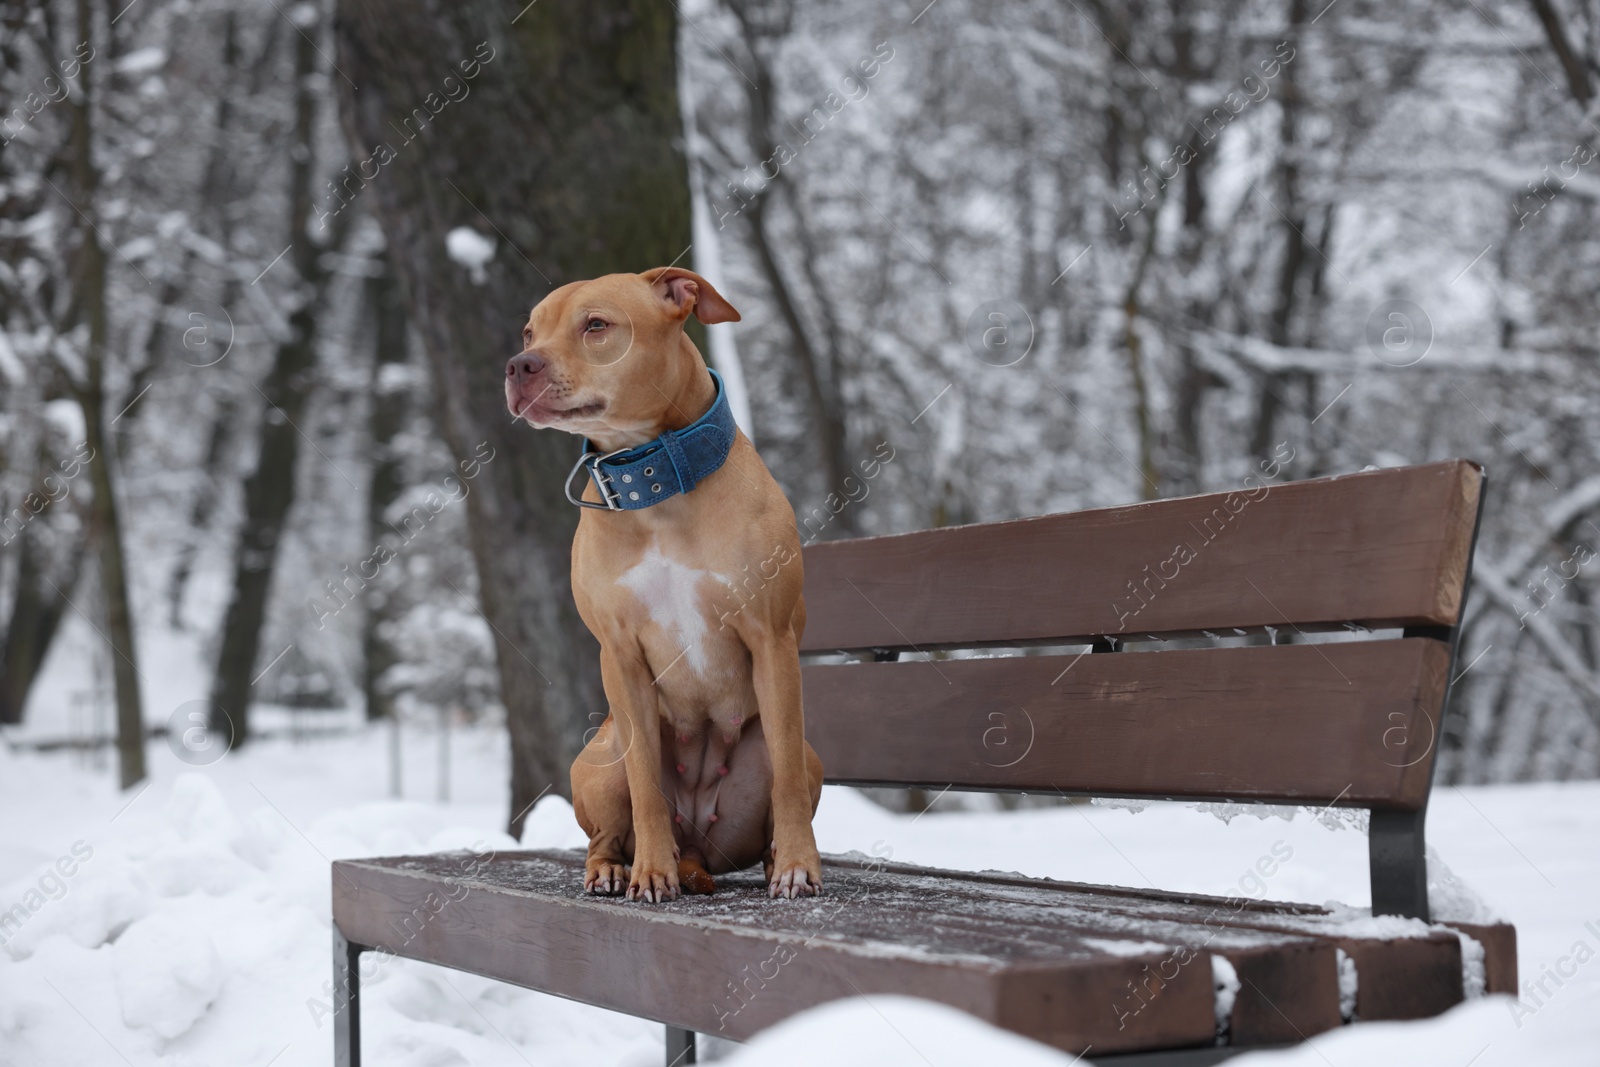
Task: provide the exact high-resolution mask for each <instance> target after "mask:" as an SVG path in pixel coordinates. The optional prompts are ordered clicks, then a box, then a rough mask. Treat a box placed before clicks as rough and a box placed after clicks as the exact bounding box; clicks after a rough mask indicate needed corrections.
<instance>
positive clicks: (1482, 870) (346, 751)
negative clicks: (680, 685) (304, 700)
mask: <svg viewBox="0 0 1600 1067" xmlns="http://www.w3.org/2000/svg"><path fill="white" fill-rule="evenodd" d="M405 742H406V743H405V752H406V767H405V771H406V774H405V782H406V789H407V795H408V796H411V797H416V798H424V797H427V798H431V797H433V796H434V795H435V780H436V779H435V776H436V773H437V771H436V747H435V742H434V738H433V737H432V736H430V735H428V734H425V733H423V732H421V731H416V732H413V733H408V734H407V736H406V738H405ZM150 752H151V757H152V779H151V781H152V784H150V785H149V786H148V788H145V789H142V790H132V791H129V792H128V793H125V794H119V793H118V792H117V791H116V789H115V787H114V784H113V781H112V772H111V768H110V767H109V766H105V767H99V768H97V767H95V766H94V765H93V764H92V762H91V761H88V760H86V759H85V758H84V757H82V756H80V755H77V754H73V753H66V752H57V753H51V754H39V753H35V752H23V751H8V750H6V749H5V748H4V747H0V812H3V813H4V817H3V820H0V909H7V910H10V909H13V907H14V906H18V905H20V906H21V908H22V909H23V914H24V916H25V918H24V921H22V922H21V925H20V928H16V927H7V928H6V929H5V930H4V931H3V934H0V936H3V937H4V938H5V939H6V943H5V946H4V948H0V1065H4V1067H53V1065H80V1064H83V1065H88V1064H93V1065H100V1064H116V1063H122V1062H126V1063H129V1064H134V1065H139V1067H144V1065H146V1064H161V1065H164V1067H201V1065H207V1067H212V1065H214V1067H267V1065H268V1064H272V1065H274V1067H297V1065H310V1064H319V1065H320V1064H327V1063H329V1062H330V1061H331V1056H332V1028H331V1022H330V1020H329V1017H328V1014H327V1010H326V1005H327V997H326V992H325V983H326V982H327V980H328V974H329V959H328V954H329V953H328V946H329V927H328V894H329V874H328V861H329V859H331V858H334V857H341V856H357V855H372V854H384V853H398V852H415V851H425V850H434V849H447V848H462V847H468V846H475V847H478V848H482V847H485V846H491V847H507V846H511V845H513V844H514V842H512V841H511V840H510V839H509V838H507V837H506V836H505V835H504V834H503V833H502V832H501V831H500V830H499V829H498V827H500V826H501V825H502V824H503V821H504V817H505V805H504V800H503V789H504V784H503V783H504V782H505V780H506V774H505V765H506V754H505V746H504V742H503V739H502V736H501V733H500V731H497V730H493V729H489V728H480V729H472V730H461V731H457V732H456V733H455V735H454V743H453V746H452V752H451V758H452V775H451V778H452V796H453V797H454V799H453V801H452V802H451V803H448V804H439V803H435V802H432V801H431V800H429V801H423V800H421V799H418V800H410V801H392V800H389V799H387V790H388V770H387V764H386V755H385V752H386V734H385V731H384V730H382V729H378V730H372V731H365V730H363V731H358V732H356V733H353V734H349V735H345V736H337V737H324V738H321V739H317V740H311V741H305V742H302V743H298V744H297V743H294V742H292V741H290V740H288V739H278V740H269V741H265V742H261V743H258V744H256V745H253V746H251V747H250V748H248V749H245V750H243V751H240V752H235V753H231V754H229V755H227V756H226V757H224V758H223V759H221V760H220V761H218V762H216V763H214V764H211V765H209V766H203V767H193V766H189V765H186V764H184V763H182V762H180V761H179V760H178V759H177V758H176V757H175V756H174V755H173V754H172V753H171V752H170V751H169V750H168V749H167V747H166V746H165V745H163V744H161V743H160V742H156V743H153V744H152V745H151V748H150ZM816 825H817V836H818V843H819V844H820V846H821V847H822V848H823V849H824V850H825V851H829V852H847V851H850V850H852V849H860V850H862V851H864V852H870V851H872V850H873V846H874V844H876V843H880V842H881V843H882V844H883V845H887V846H888V847H889V848H892V849H893V856H894V858H895V859H896V860H903V861H908V862H915V863H927V864H932V865H938V866H943V867H960V868H970V869H984V868H998V869H1004V870H1020V871H1023V872H1025V873H1028V874H1034V875H1047V876H1052V877H1058V878H1071V879H1077V880H1084V881H1092V882H1114V883H1121V884H1127V885H1136V886H1143V885H1148V884H1155V885H1158V886H1161V887H1163V888H1175V889H1193V890H1200V891H1206V892H1213V893H1226V892H1229V891H1239V890H1243V891H1246V892H1250V893H1251V894H1252V895H1256V896H1260V895H1263V894H1264V895H1266V896H1270V897H1274V898H1279V899H1292V900H1309V901H1316V902H1322V901H1327V900H1340V901H1343V902H1345V903H1347V904H1352V905H1362V904H1365V903H1366V902H1367V897H1366V892H1367V887H1366V876H1367V864H1366V846H1365V838H1364V835H1362V834H1360V833H1357V832H1352V831H1349V830H1338V829H1332V828H1329V827H1326V826H1323V825H1321V824H1319V823H1317V822H1315V821H1314V820H1312V819H1311V818H1309V817H1308V816H1306V815H1305V814H1303V813H1302V815H1301V816H1300V817H1299V818H1297V819H1295V820H1293V821H1285V820H1284V819H1282V818H1278V817H1270V818H1266V819H1258V818H1256V817H1253V816H1249V815H1246V816H1242V817H1237V818H1234V819H1233V820H1232V821H1231V822H1229V823H1226V824H1225V823H1223V822H1222V821H1220V820H1218V819H1216V818H1214V817H1213V816H1211V815H1208V814H1204V813H1201V812H1198V811H1194V810H1191V809H1188V808H1185V807H1182V806H1178V805H1154V806H1152V807H1150V808H1148V809H1146V810H1144V811H1142V812H1138V813H1134V812H1131V811H1127V810H1123V809H1118V808H1111V807H1089V806H1076V807H1072V808H1055V809H1032V810H1024V811H1018V812H1009V813H1001V812H996V811H982V812H978V811H972V812H955V813H944V812H933V813H929V814H925V815H922V816H919V817H912V816H902V815H894V814H891V813H888V812H886V811H883V810H882V809H880V808H878V807H877V806H875V805H873V804H872V803H870V802H869V801H867V800H866V799H864V798H863V797H861V796H860V795H859V794H857V793H855V792H853V791H850V790H845V789H838V788H831V787H830V788H829V789H828V790H827V791H826V793H825V795H824V797H823V801H822V807H821V810H820V811H819V812H818V815H817V820H816ZM1428 830H1429V836H1430V840H1431V843H1432V844H1433V845H1434V847H1435V848H1436V849H1437V850H1438V851H1439V853H1440V854H1441V856H1442V857H1443V858H1444V859H1445V861H1446V862H1447V863H1448V864H1449V865H1450V867H1452V868H1453V869H1454V870H1455V872H1456V873H1457V874H1458V875H1459V876H1461V877H1462V878H1463V879H1464V880H1465V881H1466V882H1468V883H1469V884H1471V885H1472V886H1473V888H1475V889H1476V890H1477V891H1478V892H1479V893H1480V894H1481V895H1482V896H1483V897H1484V898H1485V900H1487V902H1488V903H1489V905H1490V906H1492V907H1493V908H1494V909H1496V910H1497V911H1499V912H1500V913H1502V914H1503V915H1505V916H1507V917H1509V918H1510V919H1512V920H1513V921H1515V922H1516V924H1517V927H1518V933H1519V937H1520V952H1521V968H1522V975H1523V978H1524V980H1525V982H1528V983H1529V985H1528V986H1526V987H1525V988H1526V989H1528V990H1529V992H1528V993H1527V994H1525V997H1524V1000H1523V1004H1522V1006H1521V1008H1520V1009H1518V1010H1513V1009H1514V1007H1515V1002H1514V1001H1512V1000H1511V999H1510V998H1506V997H1493V998H1488V999H1485V1000H1479V1001H1476V1002H1472V1003H1468V1004H1466V1005H1463V1006H1461V1007H1459V1008H1457V1009H1456V1010H1454V1011H1452V1012H1451V1013H1449V1014H1448V1015H1446V1016H1444V1017H1442V1018H1440V1019H1437V1020H1429V1021H1424V1022H1419V1023H1406V1024H1363V1025H1358V1026H1355V1027H1347V1028H1345V1029H1344V1030H1343V1031H1341V1032H1338V1033H1334V1034H1328V1035H1323V1036H1320V1037H1318V1038H1316V1039H1315V1040H1314V1041H1312V1042H1310V1043H1309V1044H1307V1045H1305V1046H1302V1047H1300V1048H1298V1049H1294V1050H1289V1051H1286V1052H1278V1053H1272V1054H1256V1055H1253V1056H1251V1057H1248V1058H1244V1059H1239V1060H1237V1061H1234V1062H1237V1063H1239V1064H1240V1065H1241V1067H1254V1065H1264V1064H1274V1065H1278V1064H1282V1065H1287V1064H1297V1065H1298V1064H1304V1065H1307V1067H1310V1065H1314V1064H1315V1065H1337V1067H1344V1065H1346V1064H1349V1065H1356V1064H1361V1065H1363V1067H1366V1065H1374V1064H1390V1063H1392V1064H1406V1065H1408V1067H1410V1065H1416V1064H1439V1065H1442V1067H1469V1065H1470V1067H1491V1065H1495V1064H1504V1065H1517V1067H1523V1065H1530V1064H1542V1065H1557V1064H1559V1065H1571V1067H1580V1065H1581V1067H1593V1065H1595V1064H1597V1063H1600V962H1594V958H1595V956H1596V955H1597V950H1600V894H1597V893H1596V892H1595V886H1596V885H1597V884H1600V783H1581V784H1561V785H1555V784H1551V785H1530V786H1516V787H1498V788H1481V789H1469V790H1457V789H1452V788H1446V789H1442V790H1440V791H1439V792H1438V793H1437V794H1436V796H1435V801H1434V806H1433V810H1432V813H1431V815H1430V817H1429V824H1428ZM1280 842H1281V843H1283V844H1284V845H1287V846H1288V847H1289V848H1291V849H1292V850H1293V855H1292V858H1291V859H1289V860H1288V861H1287V862H1285V863H1283V864H1282V865H1281V866H1280V868H1279V869H1278V871H1277V873H1276V874H1275V875H1274V876H1273V877H1272V878H1271V879H1270V881H1269V883H1268V884H1266V885H1265V886H1264V887H1262V886H1257V885H1256V884H1254V883H1252V882H1250V879H1251V878H1252V877H1253V875H1252V874H1251V873H1250V871H1251V867H1252V865H1253V863H1254V861H1255V859H1256V858H1257V857H1258V856H1260V855H1262V854H1263V853H1266V852H1268V851H1269V850H1271V849H1272V847H1273V845H1274V844H1275V843H1280ZM523 843H524V844H525V845H529V846H577V845H581V844H582V837H581V835H580V834H579V832H578V829H577V826H576V824H575V823H574V821H573V819H572V814H571V809H570V808H568V807H567V806H566V805H565V803H564V802H562V801H561V800H559V799H556V798H547V799H545V800H543V801H541V802H540V804H539V806H538V807H537V808H536V809H535V811H534V812H533V814H532V815H531V817H530V820H529V823H528V828H527V831H526V833H525V835H524V839H523ZM774 906H775V907H778V906H782V905H781V903H780V904H774ZM15 914H16V913H15V912H13V915H15ZM1586 924H1590V925H1586ZM1541 979H1542V987H1543V991H1542V992H1541V991H1540V990H1539V989H1538V988H1536V986H1538V985H1540V984H1541ZM663 980H668V981H670V976H663ZM366 992H367V995H366V997H365V1000H364V1009H363V1023H364V1026H363V1031H364V1035H365V1047H366V1057H367V1062H368V1063H370V1064H373V1065H380V1064H381V1065H383V1067H450V1065H458V1064H481V1065H486V1067H487V1065H506V1067H516V1065H526V1064H537V1065H540V1067H543V1065H545V1064H579V1063H581V1064H584V1065H609V1064H620V1065H634V1067H645V1065H651V1067H654V1065H655V1064H658V1063H659V1062H660V1057H661V1030H660V1027H658V1026H655V1025H652V1024H649V1023H645V1022H641V1021H639V1020H636V1019H630V1018H627V1017H622V1016H616V1015H613V1014H611V1013H608V1012H603V1011H599V1010H597V1009H593V1008H588V1007H584V1006H582V1005H577V1004H571V1003H568V1002H565V1001H562V1000H558V999H555V998H551V997H546V996H542V995H540V994H536V993H531V992H528V991H525V990H521V989H517V988H514V987H510V986H505V985H501V984H499V983H495V982H490V981H486V980H483V979H479V978H475V977H473V976H471V975H466V974H460V973H457V972H452V971H445V970H441V969H438V968H432V967H427V966H423V965H420V964H413V963H410V962H408V961H403V960H401V961H391V962H389V963H388V964H386V965H385V966H384V967H383V968H382V970H381V971H380V972H379V973H378V974H377V975H376V977H375V978H374V979H373V980H372V981H371V982H370V983H369V984H368V985H367V987H366ZM722 1051H724V1052H728V1051H731V1052H732V1057H731V1059H730V1060H729V1061H728V1062H734V1063H739V1064H748V1065H752V1067H753V1065H755V1064H758V1063H759V1064H761V1065H762V1067H775V1065H781V1064H791V1063H792V1064H795V1065H800V1064H804V1065H805V1067H815V1065H817V1064H828V1065H834V1064H855V1063H860V1064H867V1063H871V1064H874V1065H882V1064H899V1063H906V1064H921V1063H924V1062H926V1063H928V1064H930V1065H937V1067H945V1065H947V1064H948V1065H951V1067H954V1065H956V1064H961V1065H970V1064H978V1063H984V1062H995V1061H1003V1062H1006V1063H1009V1064H1014V1065H1032V1064H1039V1065H1044V1064H1055V1065H1058V1067H1065V1065H1067V1064H1069V1063H1071V1062H1072V1058H1071V1057H1069V1056H1064V1055H1061V1054H1060V1053H1057V1052H1054V1051H1052V1050H1049V1049H1046V1048H1044V1047H1042V1046H1039V1045H1035V1044H1033V1043H1031V1042H1027V1041H1023V1040H1022V1039H1020V1038H1017V1037H1015V1036H1013V1035H1009V1034H1003V1033H1001V1032H998V1031H995V1030H992V1029H990V1028H988V1027H986V1026H985V1025H983V1024H981V1023H979V1022H977V1021H975V1020H973V1019H971V1018H969V1017H967V1016H964V1015H962V1014H960V1013H959V1012H955V1011H951V1010H949V1009H945V1008H942V1007H938V1006H936V1005H930V1004H927V1003H922V1002H916V1001H909V1000H901V999H898V998H882V997H874V998H871V1000H870V1001H860V1000H856V1001H845V1002H839V1003H836V1004H833V1005H828V1006H825V1007H824V1008H821V1009H819V1010H817V1011H815V1012H812V1013H809V1014H808V1015H805V1016H801V1017H798V1018H795V1019H792V1020H790V1021H789V1022H787V1023H785V1024H783V1025H782V1026H779V1027H777V1028H775V1029H773V1030H771V1031H768V1032H767V1033H766V1034H764V1035H762V1036H761V1037H759V1038H758V1039H757V1040H756V1041H755V1042H753V1043H752V1044H751V1045H748V1046H745V1047H744V1048H743V1049H740V1050H722Z"/></svg>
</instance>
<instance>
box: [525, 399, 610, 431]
mask: <svg viewBox="0 0 1600 1067" xmlns="http://www.w3.org/2000/svg"><path fill="white" fill-rule="evenodd" d="M510 407H511V415H512V417H513V418H517V419H526V420H527V421H528V422H529V423H533V424H539V423H543V424H545V425H550V424H552V423H557V422H566V421H570V420H573V419H586V418H589V417H591V416H594V415H598V414H600V413H601V412H602V411H604V410H605V408H606V402H605V401H604V400H597V401H595V402H594V403H592V404H578V405H575V406H573V407H567V408H558V407H555V406H553V405H550V404H544V403H540V400H539V398H538V397H534V398H533V399H531V400H523V399H513V400H512V401H511V404H510Z"/></svg>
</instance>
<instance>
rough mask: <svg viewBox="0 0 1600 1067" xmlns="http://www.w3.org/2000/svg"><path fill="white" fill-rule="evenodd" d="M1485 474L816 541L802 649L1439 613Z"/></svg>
mask: <svg viewBox="0 0 1600 1067" xmlns="http://www.w3.org/2000/svg"><path fill="white" fill-rule="evenodd" d="M1481 484H1482V471H1481V470H1480V469H1479V468H1478V467H1477V466H1476V465H1475V464H1472V463H1469V462H1466V461H1464V460H1453V461H1450V462H1445V463H1433V464H1428V465H1426V466H1419V467H1404V468H1398V469H1391V470H1382V471H1371V472H1365V473H1361V474H1351V475H1344V476H1341V477H1337V478H1322V479H1315V480H1312V481H1304V482H1289V483H1284V484H1280V485H1272V486H1266V485H1261V486H1259V487H1257V488H1254V489H1251V490H1248V491H1241V492H1238V493H1214V494H1209V495H1205V496H1195V497H1187V498H1184V499H1180V500H1163V501H1156V502H1152V503H1148V504H1135V505H1131V506H1128V507H1116V508H1105V509H1101V510H1096V511H1085V512H1077V513H1074V514H1067V515H1047V516H1043V517H1040V518H1030V519H1019V520H1016V521H1012V522H998V523H985V524H981V525H976V526H961V527H952V528H947V529H941V530H926V531H921V532H918V533H909V534H899V535H894V536H888V537H872V538H862V539H857V540H849V541H835V542H825V543H822V544H816V545H812V546H811V547H809V548H807V549H806V550H805V572H806V581H805V595H806V609H807V624H806V632H805V638H804V642H803V650H805V651H828V650H840V649H843V650H858V649H867V648H874V647H882V648H922V649H929V648H955V647H972V646H978V645H985V644H988V645H996V644H1027V643H1037V642H1042V641H1050V640H1061V641H1066V640H1073V639H1082V640H1088V639H1090V638H1093V637H1095V636H1098V635H1119V634H1120V635H1125V636H1133V635H1143V634H1170V633H1195V632H1200V631H1204V630H1212V631H1219V632H1224V633H1225V632H1228V631H1229V630H1231V629H1232V628H1240V629H1246V630H1253V629H1257V628H1260V627H1266V626H1275V627H1286V626H1287V625H1288V624H1289V623H1294V624H1296V625H1299V626H1301V627H1304V628H1307V629H1310V628H1323V627H1330V626H1338V625H1341V624H1343V623H1346V622H1352V623H1359V624H1362V625H1365V626H1368V627H1371V628H1380V627H1394V626H1410V625H1417V626H1422V625H1435V626H1449V625H1453V624H1454V623H1455V622H1456V619H1457V617H1458V615H1459V613H1460V608H1461V596H1462V591H1463V588H1464V584H1465V579H1466V573H1467V565H1468V555H1469V553H1470V550H1471V543H1472V534H1473V530H1474V528H1475V526H1476V522H1477V509H1478V495H1479V491H1480V487H1481ZM1191 556H1192V558H1189V557H1191Z"/></svg>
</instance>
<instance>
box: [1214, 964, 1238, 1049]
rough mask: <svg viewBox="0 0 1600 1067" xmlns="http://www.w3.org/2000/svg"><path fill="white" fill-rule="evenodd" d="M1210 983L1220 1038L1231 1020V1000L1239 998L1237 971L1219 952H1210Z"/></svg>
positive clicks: (1226, 1030)
mask: <svg viewBox="0 0 1600 1067" xmlns="http://www.w3.org/2000/svg"><path fill="white" fill-rule="evenodd" d="M1211 984H1212V986H1213V988H1214V989H1215V993H1214V994H1213V997H1214V999H1213V1001H1212V1006H1213V1010H1214V1011H1215V1012H1216V1016H1217V1037H1218V1039H1219V1040H1220V1039H1221V1038H1222V1037H1223V1035H1225V1034H1226V1033H1227V1032H1228V1026H1229V1024H1230V1023H1231V1022H1232V1021H1233V1002H1234V1001H1235V1000H1237V999H1239V972H1238V971H1236V970H1234V969H1233V964H1232V963H1230V962H1229V961H1228V958H1227V957H1226V956H1224V955H1222V954H1221V953H1220V952H1213V953H1212V954H1211Z"/></svg>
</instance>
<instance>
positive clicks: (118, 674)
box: [69, 0, 145, 789]
mask: <svg viewBox="0 0 1600 1067" xmlns="http://www.w3.org/2000/svg"><path fill="white" fill-rule="evenodd" d="M77 22H78V33H79V37H80V39H81V40H85V41H87V40H90V39H91V35H92V33H93V16H92V13H91V11H90V7H89V0H78V3H77ZM93 83H94V78H92V77H86V78H83V79H81V80H80V81H79V83H78V85H79V92H78V93H77V94H74V96H72V97H70V98H69V99H70V100H71V103H70V107H71V111H70V112H69V116H70V122H71V134H70V141H69V144H70V148H69V151H70V153H71V160H70V164H69V167H70V172H71V175H72V179H71V184H72V192H73V201H74V203H75V206H76V207H77V209H78V211H79V212H81V213H82V217H83V220H84V225H83V227H82V228H81V229H80V230H79V240H80V241H81V244H80V246H79V249H78V256H79V259H78V272H77V273H78V285H77V287H76V290H75V292H74V294H73V305H74V316H73V317H74V318H75V319H76V320H77V321H79V322H82V323H84V324H86V325H87V326H88V328H89V343H88V349H87V350H86V351H85V352H84V368H85V380H84V381H83V382H82V383H78V384H77V385H76V386H75V389H76V391H77V393H78V402H79V404H80V405H82V407H83V422H84V438H85V443H86V444H87V445H88V447H89V449H90V458H89V481H90V484H91V485H92V486H93V488H94V497H93V499H92V500H91V501H90V505H89V515H90V519H89V527H90V531H91V536H92V537H93V538H94V542H95V547H96V549H97V555H98V558H99V563H100V588H101V594H102V595H103V596H104V598H105V611H106V634H105V636H106V639H107V640H108V641H109V642H110V644H111V649H112V652H113V655H112V657H111V670H112V677H113V679H114V683H115V688H116V703H117V760H118V767H119V770H120V779H121V784H122V788H123V789H127V788H128V787H129V786H132V785H135V784H136V783H138V782H140V781H143V779H144V776H145V766H144V703H143V699H142V695H141V694H140V692H139V681H140V677H139V668H138V667H137V666H136V664H137V662H138V661H137V658H136V654H135V651H134V641H133V611H132V609H131V607H130V605H129V600H128V579H127V556H126V555H125V553H124V552H123V546H122V520H121V516H120V514H119V512H118V509H117V496H116V491H115V481H116V478H115V474H114V472H113V471H112V469H111V440H110V435H109V432H108V429H109V428H108V427H107V425H106V421H105V405H106V396H105V370H106V359H107V347H108V340H109V338H110V324H109V321H108V319H107V307H106V302H107V298H106V266H107V264H106V250H105V249H104V248H103V247H102V246H101V244H100V234H99V230H98V229H97V228H96V227H95V225H94V224H93V222H92V221H90V220H92V219H93V218H94V216H95V215H96V214H98V204H97V202H96V201H97V195H98V192H99V188H98V187H99V181H100V175H99V172H98V171H97V170H96V169H95V165H94V157H93V155H92V152H93V138H92V136H91V124H92V121H93V118H92V112H91V110H90V109H91V107H92V106H93V99H92V92H91V90H92V86H93ZM113 421H115V420H114V419H113Z"/></svg>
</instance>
